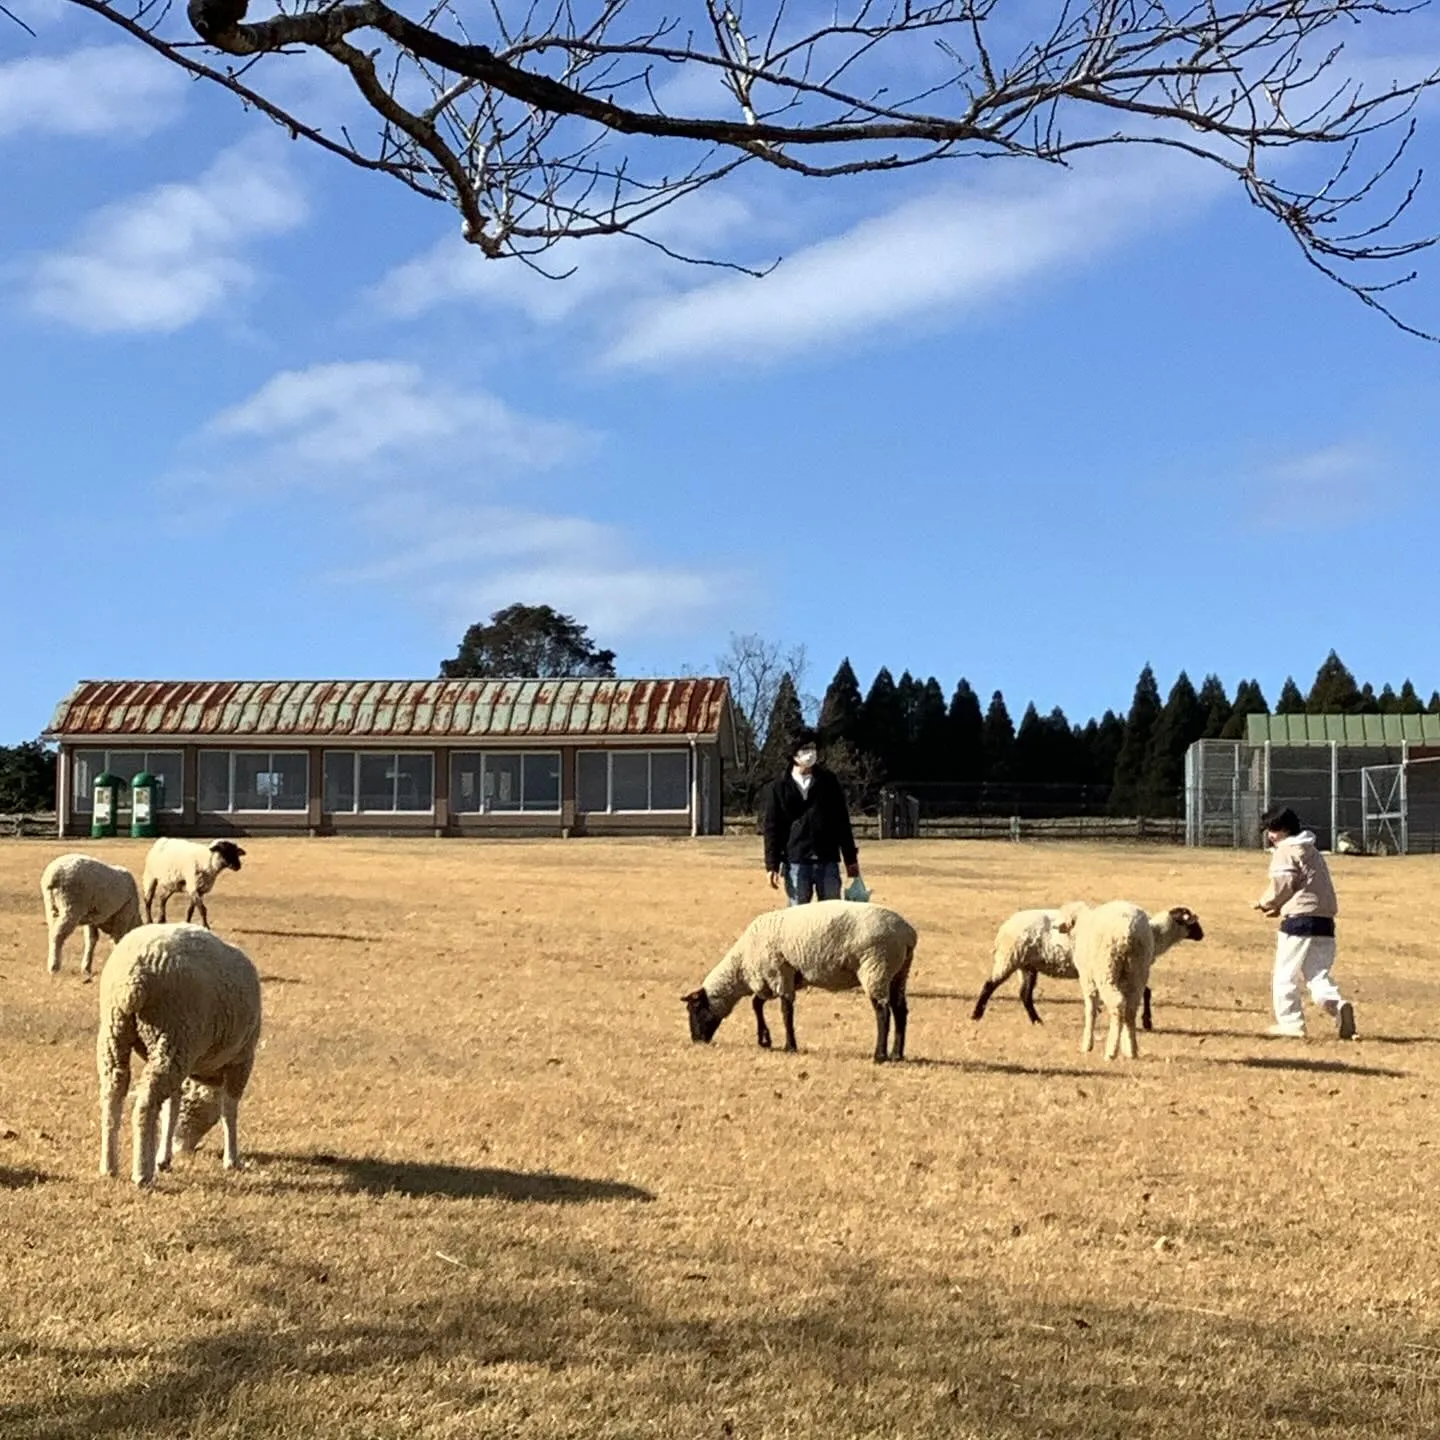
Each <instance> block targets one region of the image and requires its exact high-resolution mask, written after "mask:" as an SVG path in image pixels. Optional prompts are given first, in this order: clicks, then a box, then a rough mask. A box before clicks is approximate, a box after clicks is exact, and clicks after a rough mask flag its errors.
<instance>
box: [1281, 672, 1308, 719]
mask: <svg viewBox="0 0 1440 1440" xmlns="http://www.w3.org/2000/svg"><path fill="white" fill-rule="evenodd" d="M1275 713H1276V714H1277V715H1303V714H1304V713H1305V697H1304V696H1303V695H1302V694H1301V693H1300V687H1299V686H1298V685H1297V684H1296V683H1295V681H1294V679H1293V678H1292V677H1291V676H1289V675H1287V676H1286V677H1285V683H1284V684H1283V685H1282V686H1281V687H1280V698H1279V699H1278V700H1277V701H1276V702H1275Z"/></svg>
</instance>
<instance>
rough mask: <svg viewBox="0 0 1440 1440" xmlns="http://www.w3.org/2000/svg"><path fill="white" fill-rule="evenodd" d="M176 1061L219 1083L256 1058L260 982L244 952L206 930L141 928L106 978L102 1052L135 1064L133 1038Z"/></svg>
mask: <svg viewBox="0 0 1440 1440" xmlns="http://www.w3.org/2000/svg"><path fill="white" fill-rule="evenodd" d="M132 1033H133V1034H135V1035H137V1036H138V1038H139V1041H140V1043H141V1044H142V1045H143V1046H144V1049H145V1053H146V1055H147V1056H148V1057H149V1058H150V1059H151V1060H154V1059H155V1058H156V1056H157V1055H158V1054H164V1055H165V1056H168V1057H171V1058H172V1059H173V1061H174V1063H175V1064H177V1065H178V1066H179V1067H180V1068H181V1071H182V1073H183V1074H184V1075H187V1076H192V1077H194V1078H195V1079H198V1080H204V1081H207V1082H212V1083H213V1082H214V1081H216V1080H217V1079H218V1077H219V1075H220V1072H221V1071H222V1070H224V1069H225V1068H226V1067H227V1066H228V1065H232V1064H234V1063H235V1062H236V1061H238V1060H241V1059H243V1058H244V1057H246V1056H253V1054H254V1050H255V1044H256V1041H257V1040H258V1039H259V1036H260V976H259V973H258V972H257V971H256V969H255V966H254V965H253V964H252V963H251V961H250V958H249V956H247V955H246V954H245V952H244V951H243V950H238V949H236V947H235V946H233V945H227V944H226V943H225V942H224V941H223V940H221V939H220V938H219V937H218V936H217V935H215V933H214V932H213V931H210V930H206V929H205V928H204V927H203V926H200V925H142V926H140V928H139V929H137V930H132V931H131V932H130V933H129V934H128V935H126V936H125V938H124V939H123V940H121V941H120V943H119V944H118V945H116V947H115V949H114V950H113V951H111V953H110V958H109V960H107V961H106V962H105V969H104V970H103V971H102V972H101V975H100V1037H99V1051H100V1057H101V1067H102V1071H103V1070H104V1068H105V1065H106V1063H107V1056H108V1057H111V1059H112V1062H113V1063H119V1060H120V1057H123V1059H124V1062H125V1063H128V1059H129V1053H130V1047H129V1045H128V1044H127V1043H125V1042H126V1037H127V1036H129V1035H130V1034H132Z"/></svg>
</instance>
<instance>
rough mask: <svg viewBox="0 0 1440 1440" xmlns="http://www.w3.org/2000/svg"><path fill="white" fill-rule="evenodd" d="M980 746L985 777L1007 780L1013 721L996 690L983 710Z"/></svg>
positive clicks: (1012, 746) (1013, 735) (1013, 732)
mask: <svg viewBox="0 0 1440 1440" xmlns="http://www.w3.org/2000/svg"><path fill="white" fill-rule="evenodd" d="M980 748H981V752H982V753H983V755H984V757H985V779H987V780H1008V779H1009V778H1010V759H1011V752H1012V751H1013V750H1014V749H1015V722H1014V721H1013V720H1011V718H1010V712H1009V710H1007V709H1006V708H1005V697H1004V696H1003V695H1002V694H1001V693H1000V692H999V691H998V690H997V691H996V692H995V693H994V694H993V695H992V696H991V697H990V708H989V709H988V710H986V712H985V725H984V728H983V730H982V732H981V738H980Z"/></svg>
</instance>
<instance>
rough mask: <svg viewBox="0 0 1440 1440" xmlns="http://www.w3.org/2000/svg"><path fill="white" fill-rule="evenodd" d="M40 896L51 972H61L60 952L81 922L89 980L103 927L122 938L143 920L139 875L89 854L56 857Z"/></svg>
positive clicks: (115, 937)
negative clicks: (138, 886) (48, 938)
mask: <svg viewBox="0 0 1440 1440" xmlns="http://www.w3.org/2000/svg"><path fill="white" fill-rule="evenodd" d="M40 897H41V900H42V902H43V903H44V906H45V922H46V925H47V926H48V928H49V931H50V947H49V952H48V954H47V956H46V961H45V964H46V968H47V969H48V970H49V971H50V973H51V974H52V975H55V974H58V973H59V970H60V952H61V950H62V949H63V948H64V946H65V942H66V940H68V939H69V938H70V936H71V935H72V934H73V933H74V932H75V931H76V930H77V929H78V928H79V927H80V926H81V925H83V926H84V927H85V953H84V955H83V956H82V957H81V959H80V973H81V975H82V976H83V978H84V980H85V983H86V984H87V985H88V984H89V983H90V972H91V970H92V969H93V967H94V963H95V946H96V943H97V942H98V941H99V939H100V932H101V931H102V930H103V931H104V932H105V934H106V935H108V936H109V937H110V938H111V939H112V940H119V939H120V938H121V937H122V936H123V935H126V934H128V933H129V932H130V931H131V930H133V929H134V928H135V927H136V926H137V925H138V924H139V923H140V892H139V891H138V890H137V889H136V888H135V877H134V876H133V875H132V874H131V873H130V872H129V871H128V870H126V869H124V868H123V867H122V866H119V865H107V864H106V863H105V862H104V861H103V860H96V859H95V858H94V857H93V856H90V855H79V854H75V855H60V856H57V857H56V858H55V859H54V860H52V861H51V862H50V863H49V864H48V865H47V866H46V867H45V873H44V874H43V875H41V877H40Z"/></svg>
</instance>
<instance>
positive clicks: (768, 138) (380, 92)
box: [71, 0, 1440, 338]
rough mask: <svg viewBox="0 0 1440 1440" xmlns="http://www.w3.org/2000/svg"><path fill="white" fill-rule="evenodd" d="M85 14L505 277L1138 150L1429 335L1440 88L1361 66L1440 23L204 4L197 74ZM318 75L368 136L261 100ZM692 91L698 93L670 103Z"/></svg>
mask: <svg viewBox="0 0 1440 1440" xmlns="http://www.w3.org/2000/svg"><path fill="white" fill-rule="evenodd" d="M71 3H72V4H77V5H81V6H83V7H84V8H85V9H88V10H90V11H92V12H94V13H96V14H99V15H101V16H103V17H104V18H105V19H107V20H109V21H111V22H112V23H114V24H116V25H118V26H120V27H121V28H122V29H124V30H125V31H127V33H129V34H130V35H132V36H134V37H135V38H137V39H139V40H140V41H142V42H143V43H144V44H146V45H149V46H150V47H151V48H152V49H154V50H156V51H158V52H159V53H161V54H163V55H165V56H166V57H167V58H169V59H170V60H172V61H174V62H175V63H176V64H178V65H181V66H183V67H184V68H185V69H186V70H188V71H189V72H190V73H191V74H194V75H197V76H202V77H203V78H205V79H208V80H211V81H213V82H215V83H217V84H219V85H222V86H224V87H225V88H226V89H228V90H230V91H231V92H232V93H234V94H235V95H237V96H238V97H239V98H240V99H241V100H242V102H243V103H245V104H247V105H251V106H254V107H255V108H256V109H258V110H260V111H262V112H263V113H264V114H266V115H268V116H269V117H270V118H271V119H272V120H275V121H276V122H277V123H279V124H281V125H283V126H285V127H286V128H287V130H289V131H290V133H291V134H292V135H294V136H296V137H303V138H305V139H308V140H310V141H312V142H313V143H315V144H318V145H321V146H322V147H324V148H325V149H327V150H329V151H331V152H332V153H335V154H339V155H342V156H343V157H344V158H345V159H347V160H349V161H351V162H352V163H354V164H357V165H361V166H364V167H365V168H367V169H371V170H378V171H382V172H384V173H386V174H389V175H391V176H393V177H394V178H395V179H397V180H400V181H401V182H402V183H403V184H405V185H408V186H409V187H410V188H411V189H414V190H416V191H418V192H419V193H421V194H423V195H427V196H431V197H434V198H439V199H443V200H445V201H446V202H448V203H449V204H451V205H453V206H454V207H455V208H456V209H457V210H458V211H459V212H460V215H461V217H462V221H463V234H464V236H465V238H466V239H467V240H469V241H470V242H471V243H473V244H475V245H477V246H479V247H480V248H481V249H482V250H483V251H484V253H485V254H487V255H490V256H496V257H499V256H505V255H518V256H520V257H522V258H529V259H531V260H532V261H533V259H534V257H536V256H538V255H540V254H541V253H543V252H544V251H545V250H546V249H548V248H549V247H550V246H552V245H554V244H555V243H557V242H558V241H560V240H562V239H566V238H576V237H583V236H590V235H613V234H625V233H630V234H635V235H637V236H640V237H642V238H645V239H647V240H650V241H651V242H652V243H657V244H658V243H661V242H660V241H658V240H657V239H656V237H655V236H654V235H653V234H650V233H647V224H648V222H650V221H653V220H655V219H656V217H657V216H659V215H660V213H661V212H662V211H664V210H665V209H666V208H667V207H668V206H670V205H671V204H673V203H675V202H676V201H678V200H683V199H685V198H687V197H689V196H692V195H694V194H695V193H696V192H697V191H698V190H701V189H703V188H705V187H706V186H709V185H713V184H715V183H716V182H717V181H719V180H722V179H723V178H724V177H726V176H728V175H730V174H732V173H733V172H734V171H735V170H736V169H737V168H739V167H740V166H742V165H749V164H761V165H768V166H771V167H773V168H776V169H780V170H783V171H787V172H790V173H792V174H796V175H800V176H806V177H815V178H823V177H837V176H845V175H856V174H862V173H867V172H872V171H886V170H895V169H903V168H908V167H912V166H916V165H924V164H929V163H931V162H933V161H937V160H957V159H979V158H998V157H1010V158H1027V159H1032V160H1038V161H1042V162H1046V163H1049V164H1059V165H1064V164H1067V163H1068V162H1069V161H1071V160H1072V159H1073V158H1074V157H1076V156H1078V155H1080V154H1082V153H1084V152H1086V151H1089V150H1094V149H1097V148H1100V147H1104V146H1114V145H1137V144H1138V145H1145V146H1155V147H1162V148H1167V149H1169V150H1171V151H1178V152H1181V153H1183V154H1185V155H1188V156H1190V157H1193V158H1194V159H1196V160H1199V161H1202V162H1204V163H1206V164H1208V165H1211V166H1215V167H1218V168H1220V169H1221V170H1223V171H1224V172H1225V173H1227V174H1228V175H1230V176H1231V177H1232V178H1233V179H1234V180H1235V181H1236V182H1237V183H1239V184H1240V185H1241V186H1242V187H1243V188H1244V190H1245V192H1246V193H1247V195H1248V196H1249V197H1250V199H1251V201H1252V202H1253V203H1254V204H1255V205H1256V206H1257V207H1258V208H1259V209H1260V210H1261V211H1262V212H1263V213H1265V214H1267V215H1269V216H1271V217H1272V218H1273V219H1274V220H1276V221H1277V222H1278V223H1279V224H1281V225H1282V226H1283V227H1284V228H1285V229H1286V230H1288V231H1289V233H1290V235H1291V236H1292V237H1293V239H1294V240H1295V242H1296V243H1297V244H1298V245H1299V247H1300V249H1301V252H1302V253H1303V255H1304V256H1305V258H1306V260H1307V261H1308V262H1309V263H1310V264H1312V265H1314V266H1316V267H1317V268H1318V269H1320V270H1321V271H1322V272H1323V273H1324V274H1325V275H1326V276H1328V277H1329V278H1330V279H1331V280H1333V281H1335V282H1336V283H1337V284H1339V285H1341V286H1343V287H1344V288H1346V289H1347V290H1350V291H1351V292H1352V293H1353V294H1355V295H1356V296H1357V297H1358V298H1359V299H1361V300H1362V301H1363V302H1364V303H1365V304H1367V305H1370V306H1372V307H1374V308H1375V309H1377V310H1379V311H1380V312H1381V313H1383V314H1385V315H1387V316H1388V317H1389V318H1390V319H1392V320H1394V321H1395V323H1396V324H1398V325H1400V326H1401V328H1403V329H1406V330H1408V331H1410V332H1411V333H1414V334H1424V333H1425V332H1423V331H1422V330H1421V329H1420V328H1419V327H1417V326H1415V325H1413V324H1411V323H1409V322H1408V321H1403V320H1401V319H1400V318H1399V317H1398V316H1397V315H1396V314H1395V313H1394V311H1393V310H1392V309H1391V308H1390V297H1392V296H1393V293H1394V291H1395V289H1396V287H1397V286H1403V285H1404V284H1406V283H1407V281H1408V280H1409V279H1410V278H1411V276H1412V273H1413V272H1412V271H1411V270H1409V269H1407V268H1406V266H1405V264H1404V262H1406V261H1407V260H1409V259H1410V258H1411V257H1415V256H1418V255H1420V254H1421V253H1422V252H1423V251H1425V250H1427V249H1429V248H1430V246H1431V245H1432V244H1433V243H1434V241H1435V239H1436V237H1435V236H1433V235H1427V234H1418V235H1417V234H1413V233H1409V232H1408V231H1407V228H1406V227H1407V226H1408V225H1409V223H1410V217H1411V215H1412V205H1413V202H1414V200H1415V195H1416V185H1417V184H1418V179H1419V177H1418V173H1417V174H1410V175H1407V174H1404V173H1402V167H1403V165H1404V162H1405V155H1406V146H1407V144H1408V142H1409V139H1410V136H1411V135H1412V134H1413V133H1414V115H1415V108H1416V106H1417V104H1418V103H1419V101H1420V100H1421V99H1422V98H1423V97H1424V96H1425V95H1426V94H1427V93H1428V92H1430V91H1431V90H1433V89H1435V88H1436V87H1437V85H1440V69H1430V70H1428V71H1426V73H1424V74H1420V75H1417V76H1415V77H1413V78H1411V79H1409V80H1400V79H1397V80H1393V81H1391V82H1390V83H1388V84H1379V85H1375V86H1373V87H1372V86H1371V84H1370V83H1369V82H1368V80H1367V78H1366V73H1367V72H1366V67H1365V65H1364V64H1363V63H1361V62H1358V61H1352V60H1351V59H1350V57H1349V55H1348V52H1347V51H1346V48H1345V45H1346V42H1347V41H1348V40H1351V39H1352V38H1353V37H1355V36H1356V35H1357V34H1363V36H1364V38H1365V41H1366V42H1367V43H1368V45H1369V48H1370V50H1371V51H1372V52H1378V49H1379V46H1380V45H1381V44H1382V43H1383V42H1384V41H1386V40H1388V41H1390V43H1391V47H1392V48H1391V53H1394V54H1398V55H1404V54H1407V53H1413V52H1414V50H1415V48H1416V47H1415V44H1414V42H1413V38H1412V30H1413V17H1414V16H1415V15H1416V13H1417V12H1418V11H1420V10H1421V9H1423V8H1424V4H1425V0H1420V3H1418V4H1415V5H1410V4H1406V3H1403V0H1402V3H1398V4H1392V3H1388V0H1073V3H1069V4H1066V5H1063V6H1061V7H1060V8H1059V9H1058V11H1057V12H1056V13H1055V18H1054V19H1053V20H1052V21H1050V22H1047V24H1046V25H1045V26H1042V27H1040V28H1038V29H1036V30H1034V31H1032V32H1030V33H1022V32H1020V31H1019V30H1018V28H1017V25H1016V16H1015V14H1014V12H1013V11H1007V12H1005V13H1004V14H1003V16H1002V15H1000V14H999V7H998V3H997V0H844V3H843V8H842V4H839V3H837V4H836V8H834V9H833V10H830V11H829V12H827V13H825V14H824V16H823V18H819V19H818V20H817V19H816V17H815V16H814V12H809V15H810V19H809V20H808V21H802V20H801V19H800V17H799V15H798V14H797V13H796V12H792V11H789V10H787V8H786V4H785V0H764V3H763V5H759V4H757V5H756V7H755V8H753V9H747V4H746V0H689V3H690V5H691V6H692V7H693V10H692V12H690V13H687V12H686V11H684V10H682V11H680V12H677V13H675V14H672V15H668V16H667V15H665V14H662V13H661V12H660V11H659V10H658V9H656V8H655V7H653V6H651V5H647V4H646V3H645V0H588V3H582V0H468V3H467V0H435V3H430V0H426V7H428V8H426V7H417V10H416V13H417V14H418V15H419V17H420V18H418V19H415V18H411V16H409V15H406V14H403V13H401V12H400V11H399V10H397V9H396V8H394V7H393V6H392V5H391V4H389V3H387V0H341V3H336V0H280V3H281V4H282V7H283V8H282V9H281V10H280V11H279V12H278V13H275V14H272V15H268V16H266V17H264V18H259V19H256V20H254V21H248V20H247V0H190V3H189V8H188V11H187V14H188V18H189V24H190V29H191V33H193V35H195V36H198V37H199V38H200V40H201V41H202V42H203V43H204V44H205V45H206V46H208V47H210V49H211V50H212V51H214V52H218V53H219V55H221V56H228V57H231V59H232V60H233V61H234V62H237V63H235V64H230V65H226V64H225V63H224V62H223V61H219V62H215V61H212V62H202V61H200V60H197V59H195V58H193V57H192V56H191V54H190V53H188V52H189V51H190V50H192V49H193V48H194V43H195V42H194V40H193V39H191V38H189V36H188V35H187V34H186V33H185V32H184V31H183V30H182V28H181V27H180V24H179V22H178V19H175V18H172V17H171V16H170V14H169V11H168V8H162V9H160V10H156V9H155V8H154V4H155V0H71ZM1407 26H1409V27H1411V28H1410V29H1407ZM306 51H310V52H314V53H318V54H322V55H326V56H328V57H329V58H330V59H331V60H333V61H334V62H335V63H337V64H339V65H340V66H342V67H343V68H344V70H345V71H346V72H347V73H348V75H349V77H350V79H351V81H352V82H353V83H354V85H355V87H356V90H357V93H358V96H359V97H360V99H361V101H362V102H363V105H364V106H365V108H366V110H367V111H368V113H370V114H371V115H373V117H374V119H375V130H374V134H373V136H371V137H368V138H367V137H365V136H352V135H351V134H350V133H349V132H348V131H340V132H338V133H335V132H331V131H327V129H326V127H325V126H324V124H322V123H321V122H319V121H318V120H316V119H314V118H313V117H311V118H307V117H305V116H302V115H300V114H297V113H295V112H294V110H293V109H292V108H290V107H287V106H284V105H281V104H279V103H278V102H277V101H276V100H274V99H273V98H269V97H270V96H273V95H274V94H275V93H276V92H275V91H274V89H273V83H272V82H273V77H274V76H275V74H276V73H277V71H278V70H279V67H281V66H283V65H285V64H287V63H289V62H290V61H291V60H292V59H293V57H295V56H296V55H298V54H301V53H302V52H306ZM262 59H263V60H264V62H265V64H264V66H263V67H261V68H255V66H256V62H257V61H259V60H262ZM262 75H263V80H262ZM687 77H693V78H694V79H696V80H697V81H699V82H701V83H700V84H699V85H698V86H692V85H688V84H687V85H685V86H684V87H683V89H681V90H677V89H676V88H675V84H674V82H676V81H678V80H685V79H686V78H687ZM267 90H268V91H269V96H267V93H266V91H267ZM681 93H685V94H694V95H706V94H708V95H711V96H713V101H712V103H710V104H708V105H701V106H699V107H698V108H699V110H700V111H701V113H694V114H687V113H684V112H685V111H686V110H687V109H689V108H690V107H689V106H686V105H684V104H680V103H676V102H674V101H672V100H670V99H669V98H668V97H670V96H675V95H678V94H681ZM677 161H678V163H677ZM663 248H665V249H666V251H667V253H677V252H676V250H675V247H674V246H673V245H664V246H663ZM686 258H691V259H700V258H703V259H706V260H707V261H711V262H713V261H714V260H715V258H716V257H702V256H696V255H689V256H687V257H686ZM718 263H723V264H733V263H734V262H731V261H728V260H724V259H720V260H719V262H718ZM1397 266H1398V270H1396V269H1393V268H1392V269H1389V270H1386V271H1385V273H1383V274H1380V273H1378V272H1377V274H1376V275H1374V276H1372V275H1371V273H1370V272H1371V271H1376V270H1377V267H1379V268H1380V269H1382V270H1384V269H1385V267H1397ZM740 268H744V267H740ZM1427 338H1429V337H1427Z"/></svg>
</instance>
